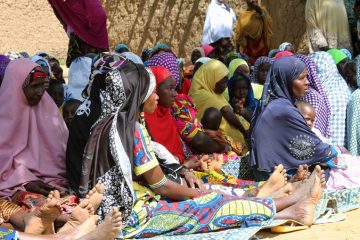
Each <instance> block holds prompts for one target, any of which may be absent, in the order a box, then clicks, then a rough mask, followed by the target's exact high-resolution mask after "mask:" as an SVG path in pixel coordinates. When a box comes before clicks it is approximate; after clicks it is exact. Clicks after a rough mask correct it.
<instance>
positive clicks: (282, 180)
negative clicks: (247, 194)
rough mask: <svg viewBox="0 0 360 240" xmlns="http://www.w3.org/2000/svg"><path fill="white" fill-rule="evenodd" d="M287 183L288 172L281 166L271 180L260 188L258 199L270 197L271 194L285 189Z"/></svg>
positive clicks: (276, 168) (276, 169) (277, 167)
mask: <svg viewBox="0 0 360 240" xmlns="http://www.w3.org/2000/svg"><path fill="white" fill-rule="evenodd" d="M286 183H287V182H286V170H285V169H284V167H283V165H281V164H280V165H278V166H276V167H275V170H274V172H273V173H272V174H271V176H270V178H269V179H268V180H267V181H266V182H265V183H264V185H262V186H261V187H260V188H259V192H258V194H257V195H256V197H269V196H271V194H273V193H275V192H276V191H278V190H279V189H280V188H282V187H284V186H285V184H286Z"/></svg>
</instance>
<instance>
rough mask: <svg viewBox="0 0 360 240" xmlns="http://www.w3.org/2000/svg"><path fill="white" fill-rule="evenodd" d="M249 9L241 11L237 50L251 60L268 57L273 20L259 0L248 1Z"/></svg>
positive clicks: (236, 41) (236, 40)
mask: <svg viewBox="0 0 360 240" xmlns="http://www.w3.org/2000/svg"><path fill="white" fill-rule="evenodd" d="M246 3H247V9H246V10H242V11H240V14H239V17H238V22H237V25H236V30H235V31H236V36H235V43H236V46H237V50H238V51H239V52H241V53H244V54H246V55H247V56H249V58H250V63H251V64H254V63H255V61H256V59H257V58H258V57H261V56H266V55H267V54H268V52H269V50H270V43H271V37H272V35H273V33H272V19H271V17H270V15H269V13H268V11H267V10H266V9H265V8H264V7H262V6H261V5H259V4H258V1H257V0H246Z"/></svg>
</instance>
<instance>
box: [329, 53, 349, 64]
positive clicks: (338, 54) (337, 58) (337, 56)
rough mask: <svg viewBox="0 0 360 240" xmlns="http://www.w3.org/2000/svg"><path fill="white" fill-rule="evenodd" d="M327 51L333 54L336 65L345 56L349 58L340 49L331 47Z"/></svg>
mask: <svg viewBox="0 0 360 240" xmlns="http://www.w3.org/2000/svg"><path fill="white" fill-rule="evenodd" d="M327 53H329V54H330V55H331V57H332V58H333V59H334V62H335V64H336V65H337V64H338V63H339V62H341V61H342V60H344V59H345V58H347V56H346V54H345V53H344V52H343V51H341V50H339V49H330V50H328V51H327Z"/></svg>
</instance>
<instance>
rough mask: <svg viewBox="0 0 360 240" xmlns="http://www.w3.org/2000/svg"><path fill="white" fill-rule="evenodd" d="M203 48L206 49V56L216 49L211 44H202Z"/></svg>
mask: <svg viewBox="0 0 360 240" xmlns="http://www.w3.org/2000/svg"><path fill="white" fill-rule="evenodd" d="M201 47H202V49H204V53H205V57H207V56H209V54H210V53H211V52H212V51H213V50H214V49H215V48H214V47H213V46H211V45H202V46H201Z"/></svg>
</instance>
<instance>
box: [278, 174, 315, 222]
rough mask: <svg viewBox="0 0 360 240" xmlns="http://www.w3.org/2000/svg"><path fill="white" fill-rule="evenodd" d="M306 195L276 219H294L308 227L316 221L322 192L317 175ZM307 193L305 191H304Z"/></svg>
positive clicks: (281, 212) (280, 213)
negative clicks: (317, 207)
mask: <svg viewBox="0 0 360 240" xmlns="http://www.w3.org/2000/svg"><path fill="white" fill-rule="evenodd" d="M309 183H311V187H310V189H309V191H308V192H307V193H306V195H305V196H304V197H303V198H302V199H301V200H300V201H298V202H297V203H295V204H294V205H292V206H290V207H288V208H286V209H284V210H282V211H280V212H279V213H278V214H277V215H276V216H275V219H292V220H295V221H298V222H300V223H302V224H304V225H306V226H308V227H310V226H311V225H312V224H313V222H314V213H315V209H316V205H317V203H318V202H319V200H320V198H321V194H322V188H321V182H320V179H319V178H318V177H317V176H315V179H314V182H313V183H312V182H309ZM304 194H305V193H304Z"/></svg>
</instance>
